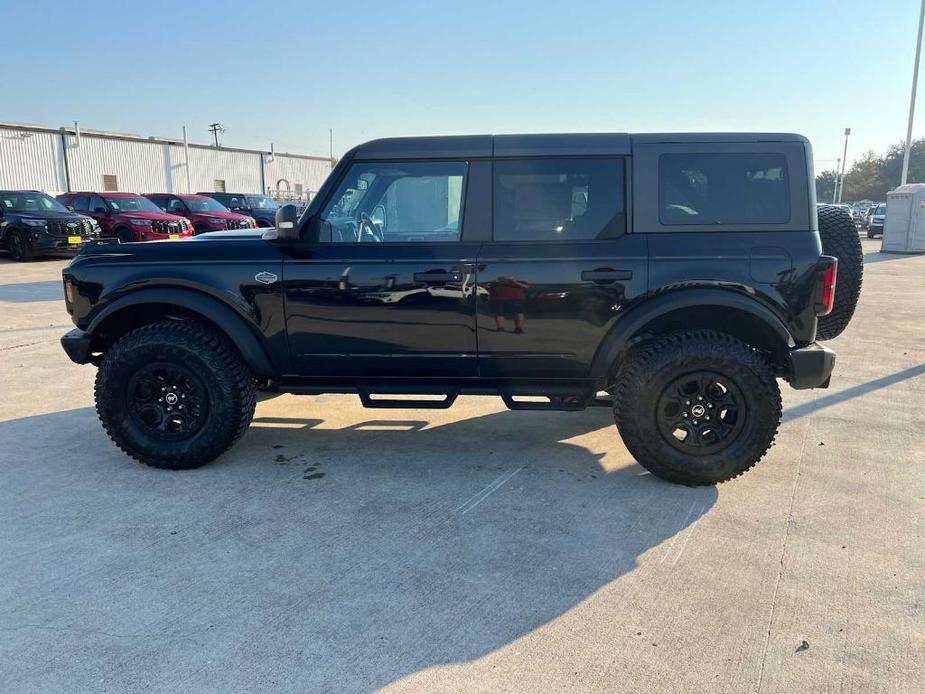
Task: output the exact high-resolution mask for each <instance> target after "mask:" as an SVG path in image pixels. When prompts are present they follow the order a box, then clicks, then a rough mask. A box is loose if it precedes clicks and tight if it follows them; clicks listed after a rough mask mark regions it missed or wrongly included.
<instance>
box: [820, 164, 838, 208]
mask: <svg viewBox="0 0 925 694" xmlns="http://www.w3.org/2000/svg"><path fill="white" fill-rule="evenodd" d="M836 178H838V174H837V173H836V172H834V171H823V172H822V173H821V174H819V175H818V176H816V202H832V193H833V192H835V179H836Z"/></svg>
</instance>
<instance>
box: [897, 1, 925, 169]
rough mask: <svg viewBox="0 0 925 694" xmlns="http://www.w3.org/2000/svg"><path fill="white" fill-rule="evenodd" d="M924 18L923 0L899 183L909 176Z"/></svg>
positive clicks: (923, 2) (924, 4) (924, 7)
mask: <svg viewBox="0 0 925 694" xmlns="http://www.w3.org/2000/svg"><path fill="white" fill-rule="evenodd" d="M923 19H925V0H922V8H921V9H920V10H919V34H918V37H917V38H916V39H915V67H914V68H913V69H912V95H911V96H910V97H909V124H908V125H907V126H906V149H905V150H903V175H902V178H901V179H900V181H899V185H901V186H904V185H906V179H907V178H908V177H909V150H911V149H912V118H913V116H914V115H915V87H916V85H917V84H918V81H919V57H920V56H921V54H922V20H923Z"/></svg>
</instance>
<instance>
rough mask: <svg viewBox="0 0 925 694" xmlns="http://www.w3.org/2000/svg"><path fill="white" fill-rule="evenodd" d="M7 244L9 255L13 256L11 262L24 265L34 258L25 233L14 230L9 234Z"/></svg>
mask: <svg viewBox="0 0 925 694" xmlns="http://www.w3.org/2000/svg"><path fill="white" fill-rule="evenodd" d="M9 243H10V255H12V256H13V260H16V261H18V262H20V263H24V262H27V261H29V260H32V259H33V258H34V257H35V253H34V252H33V250H32V242H31V241H30V240H29V236H28V235H27V234H26V232H24V231H22V230H20V229H16V230H14V231H13V232H12V233H11V234H10V241H9Z"/></svg>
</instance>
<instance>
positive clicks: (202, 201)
mask: <svg viewBox="0 0 925 694" xmlns="http://www.w3.org/2000/svg"><path fill="white" fill-rule="evenodd" d="M145 197H146V198H148V200H150V201H151V202H153V203H154V204H155V205H157V206H158V207H159V208H161V209H162V210H163V211H164V212H168V213H170V214H175V215H179V216H181V217H186V219H188V220H189V221H190V222H192V223H193V231H194V233H196V234H204V233H206V232H208V231H233V230H235V229H256V228H257V222H256V221H255V220H254V218H253V217H248V216H247V215H243V214H238V213H237V212H232V211H231V210H229V209H228V208H227V207H225V206H224V205H223V204H222V203H220V202H219V201H218V200H215V199H213V198H210V197H208V196H207V195H178V194H175V193H145Z"/></svg>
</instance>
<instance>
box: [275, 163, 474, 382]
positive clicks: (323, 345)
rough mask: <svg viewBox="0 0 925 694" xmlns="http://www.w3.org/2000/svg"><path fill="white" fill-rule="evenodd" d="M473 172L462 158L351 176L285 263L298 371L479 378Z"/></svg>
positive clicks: (375, 168)
mask: <svg viewBox="0 0 925 694" xmlns="http://www.w3.org/2000/svg"><path fill="white" fill-rule="evenodd" d="M479 164H480V166H481V167H482V168H481V169H480V170H481V171H482V172H483V174H482V179H484V181H485V183H487V171H488V167H489V166H490V165H489V164H488V162H482V163H479ZM473 166H476V165H475V164H473ZM471 170H472V169H471V167H470V164H469V162H467V161H461V160H445V161H408V162H388V161H382V162H375V161H363V162H356V163H354V164H353V165H352V166H351V167H350V168H349V169H348V170H347V172H346V174H345V177H344V178H343V179H342V181H341V183H340V184H339V185H338V187H337V188H336V189H335V190H334V192H333V193H332V194H331V196H330V198H329V199H328V200H327V201H326V203H325V204H324V205H323V206H322V208H321V211H320V212H319V214H318V215H317V217H316V218H314V219H312V220H310V221H309V222H308V224H307V229H306V234H307V236H308V238H306V239H303V242H302V243H300V244H298V245H296V246H295V247H293V248H291V249H290V250H289V253H290V256H291V257H290V259H289V260H287V262H286V264H285V266H284V287H285V293H286V315H287V323H288V332H289V344H290V349H291V352H292V359H293V363H294V365H295V367H296V370H297V372H298V373H299V374H302V375H306V376H318V375H326V376H341V377H351V378H355V377H384V376H413V377H440V378H443V377H449V376H474V375H476V373H477V358H476V338H475V304H474V292H475V265H474V263H475V257H476V253H477V250H478V244H479V242H478V241H470V240H469V239H470V237H473V236H475V235H476V234H475V233H474V232H473V231H471V230H472V229H473V227H472V224H475V223H476V222H477V220H478V216H477V215H474V216H473V218H472V220H471V221H464V220H466V218H467V215H468V213H467V212H466V209H467V205H464V199H465V197H466V190H467V189H470V190H472V187H471V185H470V184H471V179H472V173H471ZM484 226H485V225H484V224H483V225H482V228H483V229H484Z"/></svg>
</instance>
